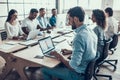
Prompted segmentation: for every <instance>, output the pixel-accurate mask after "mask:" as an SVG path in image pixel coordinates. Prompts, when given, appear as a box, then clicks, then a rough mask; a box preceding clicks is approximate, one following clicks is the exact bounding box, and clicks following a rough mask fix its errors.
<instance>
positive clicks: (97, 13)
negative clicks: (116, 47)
mask: <svg viewBox="0 0 120 80" xmlns="http://www.w3.org/2000/svg"><path fill="white" fill-rule="evenodd" d="M92 21H93V22H95V23H96V27H95V28H94V29H93V30H94V32H95V33H96V35H97V37H98V44H97V56H98V57H100V56H102V55H101V54H102V53H103V47H104V40H105V39H106V35H105V28H106V17H105V14H104V12H103V11H102V10H100V9H95V10H93V11H92Z"/></svg>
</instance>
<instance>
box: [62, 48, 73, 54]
mask: <svg viewBox="0 0 120 80" xmlns="http://www.w3.org/2000/svg"><path fill="white" fill-rule="evenodd" d="M61 52H62V54H63V55H68V54H72V51H71V50H67V49H62V50H61Z"/></svg>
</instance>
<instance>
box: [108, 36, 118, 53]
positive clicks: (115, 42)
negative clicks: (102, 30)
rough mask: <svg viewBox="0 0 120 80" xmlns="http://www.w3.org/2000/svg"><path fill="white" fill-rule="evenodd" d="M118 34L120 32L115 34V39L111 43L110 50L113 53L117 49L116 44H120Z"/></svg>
mask: <svg viewBox="0 0 120 80" xmlns="http://www.w3.org/2000/svg"><path fill="white" fill-rule="evenodd" d="M118 36H119V34H114V35H113V37H112V39H113V40H112V42H111V43H110V46H109V50H110V51H111V52H112V54H113V53H114V51H115V50H116V46H117V44H118Z"/></svg>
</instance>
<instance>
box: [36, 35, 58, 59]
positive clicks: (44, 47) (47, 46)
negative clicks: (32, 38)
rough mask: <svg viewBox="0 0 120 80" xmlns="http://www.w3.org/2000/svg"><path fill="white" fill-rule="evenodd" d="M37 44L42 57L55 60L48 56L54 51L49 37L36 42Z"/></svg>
mask: <svg viewBox="0 0 120 80" xmlns="http://www.w3.org/2000/svg"><path fill="white" fill-rule="evenodd" d="M38 43H39V45H40V48H41V51H42V53H43V55H44V56H48V57H53V58H55V57H54V56H52V55H50V52H51V51H54V50H55V46H54V44H53V41H52V38H51V36H48V37H45V38H42V39H40V40H38ZM57 51H58V50H57Z"/></svg>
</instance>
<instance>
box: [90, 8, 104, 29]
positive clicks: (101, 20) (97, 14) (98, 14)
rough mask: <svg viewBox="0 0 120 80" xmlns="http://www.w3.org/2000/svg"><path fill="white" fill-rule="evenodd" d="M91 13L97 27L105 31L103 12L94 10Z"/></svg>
mask: <svg viewBox="0 0 120 80" xmlns="http://www.w3.org/2000/svg"><path fill="white" fill-rule="evenodd" d="M92 12H93V16H94V17H95V19H96V23H97V25H99V26H100V27H102V28H103V29H105V27H106V17H105V13H104V11H103V10H100V9H94V10H93V11H92Z"/></svg>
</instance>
